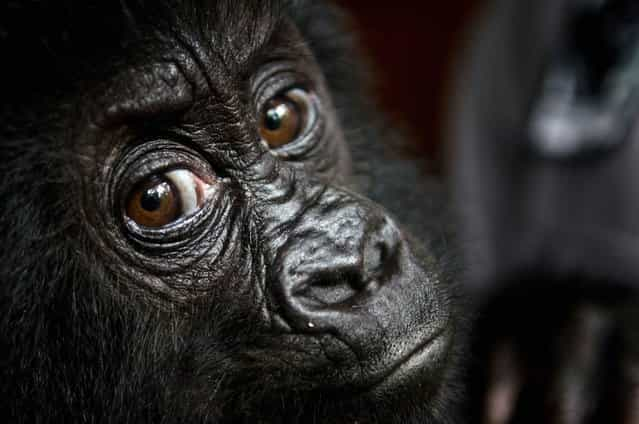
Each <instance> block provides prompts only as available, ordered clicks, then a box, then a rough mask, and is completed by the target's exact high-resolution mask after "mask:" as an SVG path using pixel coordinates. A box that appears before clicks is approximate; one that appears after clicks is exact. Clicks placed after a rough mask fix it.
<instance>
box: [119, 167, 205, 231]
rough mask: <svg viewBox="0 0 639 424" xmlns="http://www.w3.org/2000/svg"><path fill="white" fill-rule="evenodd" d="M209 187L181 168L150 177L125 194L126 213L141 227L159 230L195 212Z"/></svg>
mask: <svg viewBox="0 0 639 424" xmlns="http://www.w3.org/2000/svg"><path fill="white" fill-rule="evenodd" d="M209 187H210V186H209V185H208V184H206V183H205V182H203V181H202V180H201V179H200V178H198V177H197V176H196V175H195V174H193V173H192V172H191V171H188V170H185V169H178V170H174V171H170V172H166V173H165V174H162V175H154V176H152V177H150V178H148V179H147V180H145V181H143V182H142V183H140V184H138V185H137V186H136V187H134V189H133V190H132V191H131V193H129V195H128V197H127V201H126V214H127V216H128V217H129V218H130V219H131V220H133V221H134V222H135V223H136V224H138V225H140V226H142V227H147V228H161V227H164V226H167V225H169V224H171V223H173V222H175V221H177V220H179V219H180V218H182V217H186V216H188V215H192V214H193V213H195V212H197V211H198V210H199V209H200V208H201V207H202V205H203V203H204V201H205V200H206V192H207V189H208V188H209Z"/></svg>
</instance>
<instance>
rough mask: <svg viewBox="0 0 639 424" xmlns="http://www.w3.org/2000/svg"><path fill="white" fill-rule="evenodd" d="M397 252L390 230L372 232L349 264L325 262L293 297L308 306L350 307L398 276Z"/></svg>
mask: <svg viewBox="0 0 639 424" xmlns="http://www.w3.org/2000/svg"><path fill="white" fill-rule="evenodd" d="M398 250H399V242H398V237H397V236H396V235H395V232H394V231H392V229H391V231H390V232H385V231H383V230H378V231H375V232H373V233H372V234H371V235H370V237H369V238H368V240H366V241H364V242H363V243H362V247H361V248H360V252H359V254H357V255H353V256H352V257H351V258H352V259H353V260H352V261H339V260H336V258H333V260H329V261H327V262H326V263H325V266H324V267H320V268H318V269H315V270H314V272H312V273H310V274H308V275H307V276H306V278H305V281H304V282H303V284H300V285H299V286H298V287H297V288H296V289H295V290H294V291H293V293H292V294H293V296H295V297H297V298H298V299H299V300H300V301H301V302H302V303H303V304H305V305H307V306H313V307H319V308H327V307H336V306H340V305H351V304H353V303H355V302H358V301H360V300H361V299H362V298H363V297H366V296H371V295H372V294H374V293H375V292H376V291H377V290H378V289H379V288H380V287H381V286H382V285H383V284H384V283H385V282H386V281H387V280H388V279H389V278H390V277H391V276H392V275H394V274H395V273H396V272H397V266H398V265H397V263H398V258H397V255H398ZM347 263H348V265H347ZM331 265H333V266H331Z"/></svg>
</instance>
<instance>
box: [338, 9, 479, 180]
mask: <svg viewBox="0 0 639 424" xmlns="http://www.w3.org/2000/svg"><path fill="white" fill-rule="evenodd" d="M336 2H337V3H338V4H340V5H341V6H342V7H344V8H346V9H347V10H348V11H349V12H350V14H351V15H352V17H353V22H354V25H355V27H356V30H357V31H358V33H359V38H360V39H361V42H362V44H363V48H364V50H365V52H366V53H367V55H368V56H369V59H370V60H371V61H372V62H373V64H374V65H375V67H376V70H377V73H376V75H375V83H376V91H377V93H378V95H379V98H380V101H381V104H382V105H383V107H385V108H386V109H387V110H388V112H389V113H390V114H391V115H392V116H393V117H394V119H395V120H396V121H398V122H399V123H400V125H401V126H402V127H403V128H404V130H405V131H406V132H407V134H408V135H409V136H410V137H411V141H412V142H413V143H412V144H413V145H414V146H415V148H416V149H417V150H418V151H419V153H422V154H425V156H426V157H427V158H428V159H429V160H428V161H427V166H428V168H429V169H430V170H432V171H433V172H439V171H441V166H442V154H443V149H442V138H443V128H442V119H443V112H444V111H445V108H446V100H447V99H446V98H447V90H448V84H449V82H450V76H451V70H452V68H453V66H454V64H453V59H454V57H455V54H457V53H458V52H459V49H460V48H461V45H462V41H463V39H464V34H465V33H466V31H467V30H468V26H469V24H470V22H472V18H473V17H474V15H475V14H476V12H477V9H479V0H456V1H437V2H435V1H413V0H394V1H392V2H389V1H373V0H336Z"/></svg>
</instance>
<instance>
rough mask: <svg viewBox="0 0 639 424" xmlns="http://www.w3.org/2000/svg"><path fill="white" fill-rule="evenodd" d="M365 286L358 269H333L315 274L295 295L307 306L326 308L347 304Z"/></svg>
mask: <svg viewBox="0 0 639 424" xmlns="http://www.w3.org/2000/svg"><path fill="white" fill-rule="evenodd" d="M364 286H365V283H364V282H363V281H362V278H361V273H360V272H359V270H358V269H356V268H346V269H333V270H326V271H325V272H319V273H317V274H315V275H313V276H312V277H310V278H309V279H308V281H307V282H306V284H304V285H303V286H302V287H300V288H299V289H298V290H296V291H295V292H293V295H294V296H296V297H298V298H299V299H300V300H301V301H302V303H304V304H305V305H307V306H312V307H318V308H325V307H331V306H335V305H340V304H346V303H347V302H348V301H349V300H350V299H354V298H355V297H356V296H357V294H358V293H359V292H360V291H362V290H363V289H364Z"/></svg>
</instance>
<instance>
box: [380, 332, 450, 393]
mask: <svg viewBox="0 0 639 424" xmlns="http://www.w3.org/2000/svg"><path fill="white" fill-rule="evenodd" d="M446 333H447V331H446V327H445V326H443V327H442V328H439V329H438V330H437V331H435V332H434V333H431V334H429V335H428V336H427V337H425V338H423V339H422V340H420V341H419V342H418V343H417V344H416V345H415V346H414V347H413V348H412V349H410V350H409V351H408V353H406V354H404V355H402V356H400V357H399V358H398V359H396V360H395V361H393V362H392V363H391V364H390V365H389V366H387V367H385V368H384V369H383V370H381V371H380V372H379V374H378V375H376V376H375V377H374V379H373V383H372V384H371V385H370V387H371V388H373V387H376V386H379V385H380V384H382V383H383V382H385V381H387V380H388V379H389V378H391V377H392V376H393V375H394V374H395V373H397V372H398V371H399V370H400V369H401V368H402V366H403V365H404V364H406V363H407V362H408V361H409V360H410V359H412V358H413V357H415V356H417V355H418V354H420V353H422V352H423V351H424V350H426V349H427V348H429V347H430V346H432V345H433V343H434V342H435V341H436V340H438V339H440V338H441V337H447V335H446Z"/></svg>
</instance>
